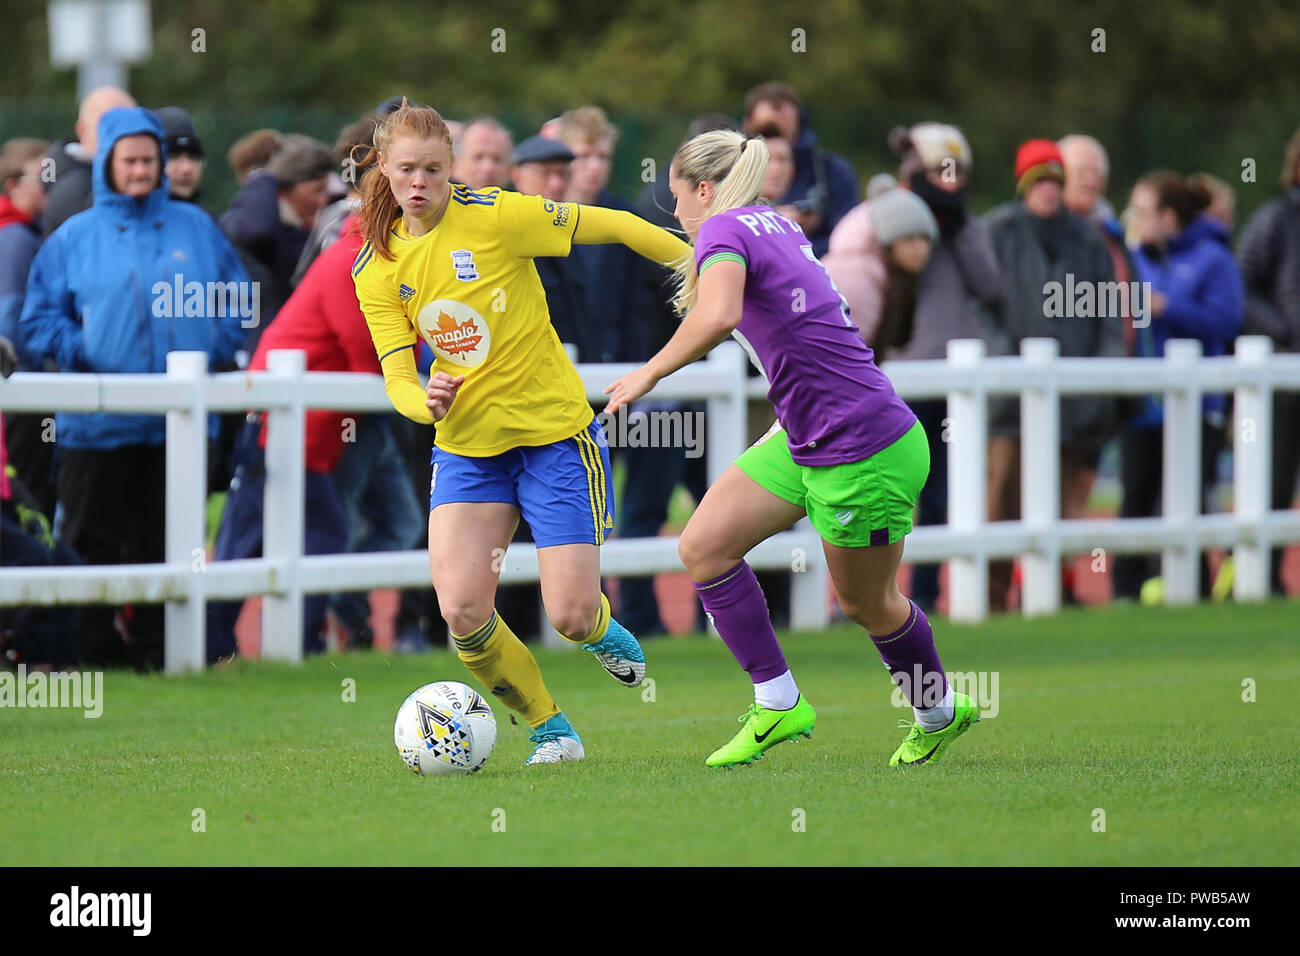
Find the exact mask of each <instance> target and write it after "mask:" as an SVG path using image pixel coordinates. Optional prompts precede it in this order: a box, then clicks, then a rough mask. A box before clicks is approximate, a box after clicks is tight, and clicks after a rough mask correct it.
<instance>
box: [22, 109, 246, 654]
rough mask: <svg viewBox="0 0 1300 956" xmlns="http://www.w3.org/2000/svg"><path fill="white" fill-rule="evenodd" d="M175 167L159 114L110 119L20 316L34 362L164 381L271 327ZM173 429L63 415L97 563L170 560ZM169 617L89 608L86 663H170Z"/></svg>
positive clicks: (66, 509)
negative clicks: (255, 328)
mask: <svg viewBox="0 0 1300 956" xmlns="http://www.w3.org/2000/svg"><path fill="white" fill-rule="evenodd" d="M166 159H167V158H166V151H165V149H164V147H163V130H162V125H161V124H160V123H159V122H158V119H157V118H156V117H155V116H154V114H153V113H151V112H149V111H148V110H145V109H141V108H139V107H129V108H119V109H113V110H109V111H108V112H106V113H105V114H104V115H103V116H102V117H101V118H100V121H99V128H98V148H97V150H96V152H95V159H94V163H93V166H92V181H93V186H94V203H93V205H92V206H91V208H90V209H87V210H85V211H84V212H81V213H78V214H77V215H75V216H72V217H71V218H69V219H68V220H67V221H66V222H65V223H64V224H63V225H61V226H60V227H59V228H58V229H57V230H55V231H54V233H53V234H52V235H51V236H50V237H49V238H48V239H47V240H46V241H45V244H44V245H43V246H42V247H41V250H40V252H38V253H37V255H36V258H35V260H34V261H33V262H32V268H31V273H30V275H29V277H28V281H27V295H26V298H25V301H24V303H23V311H22V315H21V317H20V318H19V334H20V335H21V337H22V339H23V345H24V348H25V349H26V351H27V352H28V353H29V354H32V355H39V356H42V357H46V356H48V357H50V358H53V359H54V361H55V362H56V363H57V364H58V366H59V367H60V368H61V369H62V370H64V371H68V372H98V373H123V372H131V373H139V372H155V373H161V372H164V371H166V367H167V353H168V352H171V351H176V350H193V351H202V352H206V353H207V354H208V359H209V363H210V364H213V365H215V364H217V363H222V362H228V361H230V360H231V359H232V358H233V356H234V353H235V349H236V348H237V347H238V346H239V344H240V343H241V341H242V339H243V336H244V331H245V329H244V325H245V323H251V322H255V321H256V320H257V311H258V289H257V288H256V287H255V286H253V284H252V283H250V282H249V281H248V277H247V275H246V274H245V272H244V269H243V267H242V266H241V265H240V264H239V259H238V257H237V256H236V254H235V250H234V249H233V248H232V247H231V245H230V243H229V242H228V241H227V240H226V238H225V237H224V236H223V235H222V234H221V231H220V229H218V228H217V225H216V224H215V223H214V222H213V221H212V219H211V218H210V217H209V216H208V214H207V213H205V212H204V211H203V210H202V209H199V208H198V207H197V206H193V205H191V204H188V203H181V202H176V201H174V200H171V199H169V198H168V183H167V180H166V177H165V176H164V175H163V167H164V165H165V163H166ZM165 422H166V420H165V418H164V417H163V416H161V415H120V414H113V413H100V412H96V413H88V414H72V413H59V414H57V415H56V416H55V433H56V436H57V465H56V487H57V492H58V500H59V506H60V509H61V512H62V528H61V537H62V539H63V540H64V541H66V542H67V543H68V544H70V545H71V546H72V547H73V548H74V549H75V550H76V551H77V552H79V553H80V554H81V555H82V557H83V558H84V559H85V561H86V563H87V564H131V563H151V562H160V561H162V560H163V559H164V554H165V551H164V537H163V529H164V517H165V509H166V494H165V480H164V479H165V470H166V469H165V456H164V445H163V443H164V440H165V438H166V426H165ZM215 427H216V418H215V416H214V417H213V418H212V419H211V420H210V432H211V433H213V434H215ZM162 619H163V616H162V608H161V606H158V605H152V606H148V607H139V606H137V607H135V608H131V609H126V610H124V611H123V612H122V614H121V615H120V618H119V621H118V622H117V627H115V622H114V614H113V611H112V609H108V608H96V609H93V611H92V610H91V609H87V613H86V614H85V615H84V617H83V620H84V622H85V625H86V627H85V632H86V637H85V640H86V643H85V646H84V647H83V649H82V656H83V659H85V660H87V661H94V662H97V663H105V664H110V665H112V664H128V665H131V666H135V667H138V668H141V669H147V668H151V667H157V666H161V664H162V647H163V641H162ZM119 633H120V634H123V635H124V637H119Z"/></svg>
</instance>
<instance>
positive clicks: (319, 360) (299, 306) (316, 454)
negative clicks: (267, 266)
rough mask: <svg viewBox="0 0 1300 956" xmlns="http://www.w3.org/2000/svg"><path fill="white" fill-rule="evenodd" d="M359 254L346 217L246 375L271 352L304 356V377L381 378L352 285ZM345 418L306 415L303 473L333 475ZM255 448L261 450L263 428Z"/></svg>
mask: <svg viewBox="0 0 1300 956" xmlns="http://www.w3.org/2000/svg"><path fill="white" fill-rule="evenodd" d="M360 249H361V234H360V231H359V229H358V220H357V217H356V216H355V215H353V216H349V217H348V219H347V220H346V221H345V222H344V224H343V232H342V235H341V236H340V237H339V240H338V241H337V242H335V243H334V244H333V245H332V246H330V247H329V248H328V249H326V250H325V251H324V252H322V253H321V254H320V255H319V256H318V257H317V258H316V261H315V262H313V263H312V265H311V268H310V269H308V270H307V274H306V275H305V276H303V279H302V283H301V284H300V285H299V286H298V288H297V289H296V290H294V293H293V295H291V296H290V297H289V301H288V302H286V303H285V304H284V308H282V309H281V310H280V311H279V313H278V314H277V315H276V317H275V318H274V319H273V320H272V322H271V324H270V325H268V326H267V327H266V331H265V332H264V333H263V334H262V337H261V339H259V340H258V343H257V351H255V352H254V353H253V358H252V361H250V362H249V363H248V368H249V371H260V370H263V369H265V368H266V353H267V352H269V351H270V350H271V349H302V350H303V351H304V352H306V353H307V371H309V372H372V373H373V374H375V375H379V374H380V368H379V357H378V356H377V355H376V354H375V345H374V343H373V342H372V341H371V339H370V329H369V328H368V327H367V325H366V318H365V316H364V315H362V313H361V306H360V305H358V304H357V293H356V288H355V287H354V286H353V284H352V263H353V261H354V260H355V259H356V257H357V252H358V251H359V250H360ZM346 417H349V416H348V415H347V414H346V413H344V412H331V411H320V410H315V411H308V412H307V422H306V436H307V448H306V460H307V470H308V471H320V472H329V471H333V470H334V466H335V465H336V464H338V460H339V456H341V455H342V454H343V419H344V418H346ZM352 417H355V416H352ZM258 444H259V445H261V446H262V447H263V448H265V447H266V427H265V426H263V427H262V434H261V436H260V437H259V439H258Z"/></svg>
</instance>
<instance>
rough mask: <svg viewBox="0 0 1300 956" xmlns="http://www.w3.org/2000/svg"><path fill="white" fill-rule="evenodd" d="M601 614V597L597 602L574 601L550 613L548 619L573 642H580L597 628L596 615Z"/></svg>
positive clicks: (597, 598) (552, 625)
mask: <svg viewBox="0 0 1300 956" xmlns="http://www.w3.org/2000/svg"><path fill="white" fill-rule="evenodd" d="M599 613H600V597H599V596H597V597H596V600H595V601H587V600H583V601H573V602H570V603H568V604H565V605H564V606H563V607H560V608H557V609H556V610H555V611H554V612H551V611H548V612H547V614H546V617H547V619H548V620H550V622H551V627H553V628H555V629H556V630H557V631H559V632H560V633H561V634H563V635H564V636H565V637H567V638H568V639H569V640H572V641H580V640H582V639H583V638H584V637H586V636H587V635H588V634H590V633H591V630H592V628H594V627H595V626H596V615H597V614H599Z"/></svg>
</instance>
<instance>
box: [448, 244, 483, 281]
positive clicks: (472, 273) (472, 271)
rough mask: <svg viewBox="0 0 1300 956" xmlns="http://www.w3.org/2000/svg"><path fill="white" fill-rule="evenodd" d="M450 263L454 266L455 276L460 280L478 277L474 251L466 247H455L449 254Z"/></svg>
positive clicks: (470, 279)
mask: <svg viewBox="0 0 1300 956" xmlns="http://www.w3.org/2000/svg"><path fill="white" fill-rule="evenodd" d="M451 264H452V265H453V266H455V267H456V278H457V279H459V280H460V281H461V282H474V281H475V280H476V279H478V266H476V265H475V264H474V253H472V252H470V251H469V250H468V249H457V250H455V251H454V252H453V253H452V254H451Z"/></svg>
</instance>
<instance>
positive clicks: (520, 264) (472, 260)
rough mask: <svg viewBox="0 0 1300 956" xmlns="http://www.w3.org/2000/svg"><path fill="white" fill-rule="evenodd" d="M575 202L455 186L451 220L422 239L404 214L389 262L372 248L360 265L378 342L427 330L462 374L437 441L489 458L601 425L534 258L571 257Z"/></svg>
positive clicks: (409, 343)
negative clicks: (552, 319) (556, 325)
mask: <svg viewBox="0 0 1300 956" xmlns="http://www.w3.org/2000/svg"><path fill="white" fill-rule="evenodd" d="M579 215H580V211H579V208H578V206H577V204H575V203H564V202H551V201H549V200H547V199H543V198H542V197H540V196H522V195H519V194H518V193H511V192H506V191H504V190H501V189H495V188H492V189H483V190H477V191H475V190H471V189H469V188H467V187H465V186H459V185H455V184H453V185H452V187H451V198H450V199H449V200H448V202H447V211H446V212H445V213H444V214H443V217H442V220H441V222H439V223H438V225H437V226H436V227H435V228H434V229H433V230H432V231H431V232H429V233H426V234H425V235H423V236H412V235H411V234H410V233H409V232H408V231H407V229H406V223H405V221H404V220H403V219H402V218H401V217H399V218H398V219H397V221H396V223H395V224H394V226H393V228H392V230H391V232H390V233H389V236H388V249H389V251H390V252H392V253H393V255H394V256H395V257H396V258H395V259H392V260H389V259H384V258H383V257H381V256H379V255H377V254H376V253H375V250H374V248H373V247H372V244H371V243H369V242H368V243H366V244H365V245H364V246H362V248H361V251H360V252H359V253H358V254H357V258H356V262H355V264H354V265H353V267H352V278H353V282H354V283H355V285H356V290H357V301H358V302H360V304H361V310H362V312H364V313H365V317H366V323H367V325H369V327H370V335H371V338H372V339H373V340H374V343H375V350H376V352H377V353H378V355H379V359H380V361H381V362H382V361H383V360H384V358H385V356H387V355H389V354H391V353H393V352H396V351H399V350H401V349H405V348H412V347H414V345H415V343H416V341H417V338H423V339H424V340H425V341H426V342H428V343H429V346H430V348H432V349H433V353H434V356H435V361H434V365H433V371H442V372H446V373H447V374H448V375H453V376H456V375H464V376H465V381H464V383H463V384H462V385H461V386H460V389H459V391H458V392H457V393H456V399H455V401H454V402H452V405H451V408H450V409H449V410H448V412H447V415H446V417H445V418H443V419H442V421H440V422H439V423H438V431H437V438H436V443H437V445H438V447H439V448H442V449H444V450H445V451H449V452H452V453H453V454H457V455H468V456H472V457H487V456H489V455H499V454H501V453H502V452H505V451H508V450H510V449H511V448H515V447H518V446H520V445H547V444H550V443H551V442H556V441H562V440H564V439H566V438H571V437H572V436H574V435H576V434H577V433H578V432H580V431H581V430H582V429H584V428H586V427H587V425H588V424H589V423H590V422H591V419H592V411H591V406H590V405H588V404H587V399H586V392H585V390H584V388H583V386H582V379H581V378H580V377H579V376H578V373H577V370H576V369H574V367H573V364H572V363H571V362H570V361H569V358H568V356H567V355H565V353H564V348H563V347H562V346H561V344H560V339H559V336H557V335H556V334H555V329H554V327H553V326H552V325H551V322H550V314H549V313H548V311H547V308H546V293H545V292H544V291H543V289H542V282H541V280H540V279H539V278H538V276H537V268H536V266H534V265H533V257H534V256H564V255H568V253H569V248H570V245H571V243H572V241H573V233H574V230H575V229H576V228H577V224H578V216H579Z"/></svg>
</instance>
